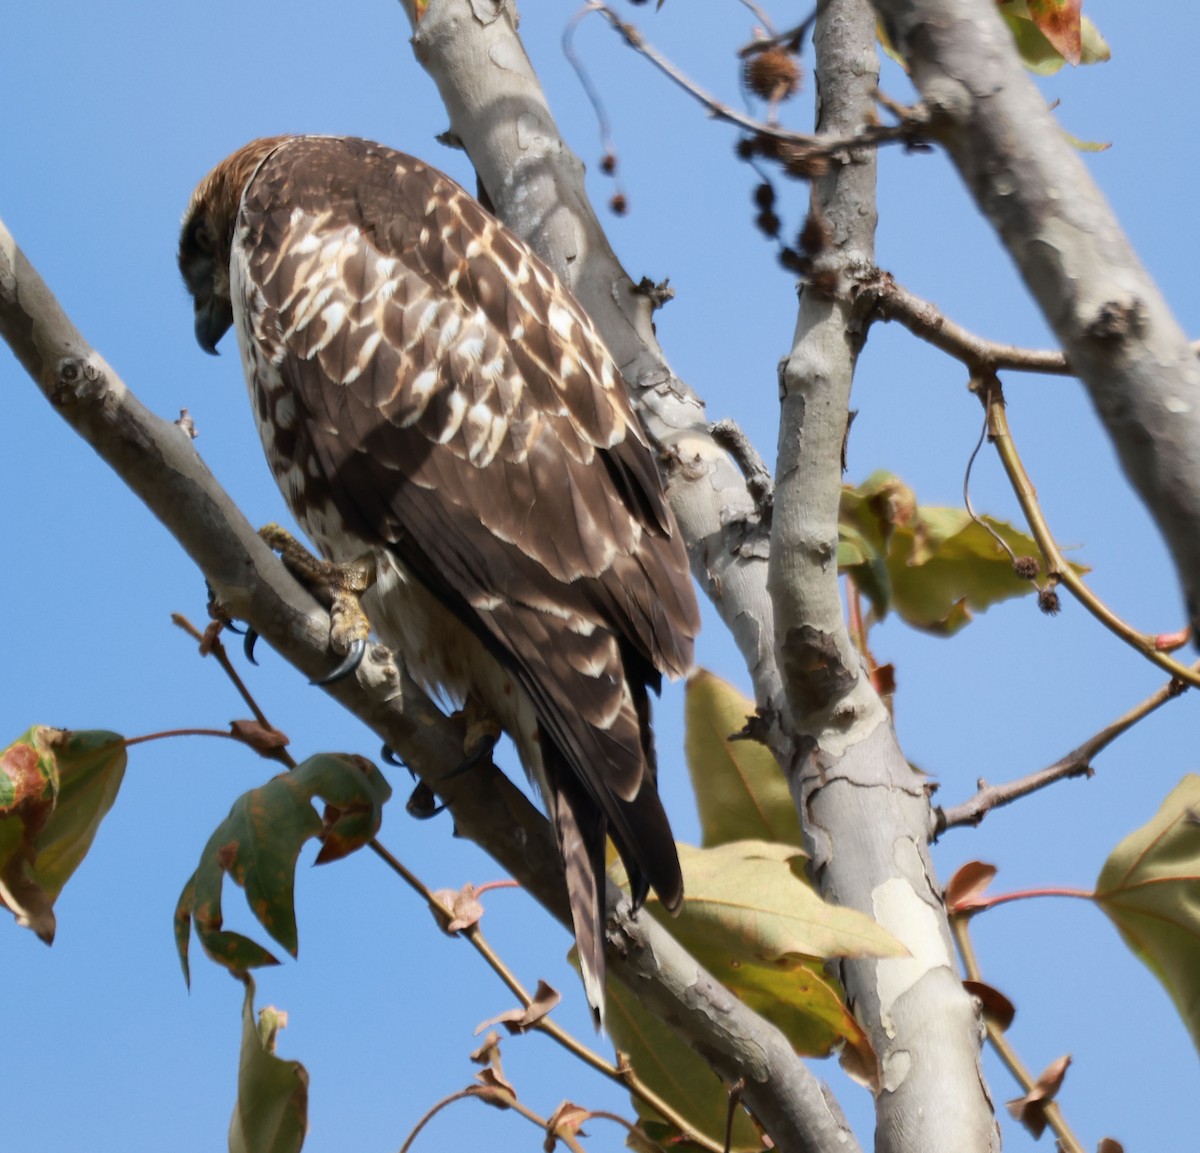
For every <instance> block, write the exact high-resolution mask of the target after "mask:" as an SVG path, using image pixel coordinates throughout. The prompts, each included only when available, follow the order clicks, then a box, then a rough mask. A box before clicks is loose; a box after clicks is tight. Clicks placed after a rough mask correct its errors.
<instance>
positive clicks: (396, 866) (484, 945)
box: [369, 840, 721, 1153]
mask: <svg viewBox="0 0 1200 1153" xmlns="http://www.w3.org/2000/svg"><path fill="white" fill-rule="evenodd" d="M369 845H370V848H371V850H372V851H373V852H374V853H375V855H376V856H378V857H379V858H380V859H381V860H382V861H384V862H385V863H386V864H387V866H388V867H389V868H390V869H392V870H393V871H394V872H395V873H396V874H397V875H398V876H400V877H401V878H403V880H404V881H405V882H406V883H407V884H408V885H409V886H410V887H411V888H412V889H413V890H414V891H415V892H417V893H418V894H419V895H420V897H421V898H422V899H423V900H424V901H425V902H426V904H428V905H429V907H430V909H432V910H433V911H434V913H436V914H437V916H438V917H440V918H441V919H442V920H443V921H444V922H446V923H448V922H449V921H450V920H452V919H453V917H454V912H453V910H452V909H450V908H448V907H447V906H446V905H444V904H443V903H442V902H441V901H440V900H439V899H438V897H437V896H436V894H435V893H434V892H433V891H432V890H431V889H430V888H429V887H428V886H427V885H425V883H424V882H423V881H422V880H421V879H420V878H419V877H417V876H416V875H415V874H414V873H412V872H411V871H410V870H409V869H408V868H406V867H405V866H404V864H403V863H402V862H401V861H400V860H398V859H397V858H396V857H395V856H393V854H392V853H391V852H389V851H388V849H386V848H385V847H384V846H383V845H381V844H380V843H379V842H378V841H377V840H372V841H371V842H370V843H369ZM459 935H460V936H463V937H465V938H466V939H467V940H468V941H469V942H470V944H471V946H472V947H473V948H474V949H475V951H476V952H477V953H478V954H479V955H480V956H481V957H482V958H483V959H484V960H485V961H486V962H487V964H488V965H489V966H490V968H491V969H492V971H493V972H494V973H495V974H496V975H497V976H498V977H499V978H500V980H501V981H503V982H504V983H505V985H507V986H508V988H509V990H510V991H511V992H512V993H513V995H514V996H515V997H516V998H517V1000H518V1001H520V1002H521V1004H522V1006H524V1007H525V1008H529V1006H530V1005H532V1004H533V996H532V994H530V993H529V991H528V990H527V989H526V988H525V986H524V985H522V984H521V982H520V980H519V979H518V977H517V976H516V974H515V973H513V971H512V970H511V969H510V968H509V967H508V965H506V964H505V962H504V960H503V959H502V958H501V957H500V955H499V954H498V953H497V952H496V951H495V950H494V949H493V948H492V946H491V945H490V944H489V943H488V940H487V938H486V937H485V936H484V935H483V932H482V930H481V929H480V928H479V926H478V925H470V926H468V927H467V928H465V929H462V930H460V931H459ZM532 1028H534V1029H536V1030H538V1031H539V1032H541V1033H545V1034H546V1036H547V1037H549V1038H550V1039H551V1040H553V1041H556V1042H558V1044H559V1045H561V1046H562V1047H563V1048H564V1049H566V1050H567V1052H568V1053H570V1054H572V1055H573V1056H575V1057H577V1058H578V1059H579V1060H580V1061H582V1062H583V1063H584V1064H585V1065H588V1066H590V1067H591V1068H592V1069H595V1070H596V1071H597V1072H598V1073H601V1074H603V1075H604V1076H605V1077H608V1078H609V1079H610V1080H612V1081H616V1082H617V1083H618V1084H619V1085H622V1086H624V1087H625V1088H626V1089H628V1090H629V1092H630V1093H632V1094H633V1095H634V1096H636V1097H637V1098H638V1099H639V1100H641V1101H642V1102H643V1103H644V1104H646V1105H648V1106H649V1107H650V1108H651V1109H653V1110H654V1111H655V1112H656V1113H658V1114H660V1115H661V1116H662V1118H663V1120H665V1121H667V1122H668V1123H669V1124H671V1125H674V1126H675V1127H676V1128H678V1129H679V1130H680V1131H681V1132H683V1133H686V1134H688V1135H689V1137H690V1140H691V1141H692V1142H693V1143H694V1144H696V1145H699V1146H700V1147H701V1148H703V1149H707V1150H710V1153H721V1147H720V1146H719V1145H717V1144H716V1143H715V1142H711V1141H709V1140H707V1139H706V1138H704V1137H703V1136H702V1135H700V1134H697V1133H695V1132H694V1130H693V1128H692V1126H691V1125H690V1124H689V1123H688V1121H687V1119H686V1118H684V1117H682V1116H681V1115H680V1114H679V1113H677V1112H676V1111H675V1110H674V1109H673V1108H672V1107H671V1105H670V1104H668V1103H667V1102H666V1101H664V1100H663V1099H662V1098H661V1097H660V1096H659V1095H658V1094H657V1093H655V1092H654V1090H653V1089H650V1088H649V1087H648V1086H646V1085H645V1084H644V1083H643V1082H642V1080H641V1079H640V1078H639V1077H638V1076H637V1073H636V1072H635V1071H634V1070H633V1069H632V1068H631V1067H629V1066H628V1065H626V1066H618V1065H614V1064H613V1063H612V1062H611V1061H608V1060H606V1059H605V1058H604V1057H602V1056H601V1055H600V1054H599V1053H597V1052H596V1051H595V1050H594V1049H590V1048H588V1046H586V1045H585V1044H583V1042H582V1041H580V1040H579V1039H578V1038H577V1037H575V1036H574V1035H573V1034H572V1033H570V1032H568V1031H567V1030H566V1029H564V1028H563V1027H562V1026H561V1025H559V1024H558V1022H557V1021H555V1020H553V1019H552V1018H551V1017H549V1016H544V1017H541V1018H539V1019H538V1020H537V1021H535V1022H534V1023H533V1026H532Z"/></svg>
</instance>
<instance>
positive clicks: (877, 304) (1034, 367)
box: [856, 269, 1071, 376]
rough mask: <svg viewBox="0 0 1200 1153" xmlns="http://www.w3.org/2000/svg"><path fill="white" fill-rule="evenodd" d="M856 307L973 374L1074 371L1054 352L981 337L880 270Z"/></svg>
mask: <svg viewBox="0 0 1200 1153" xmlns="http://www.w3.org/2000/svg"><path fill="white" fill-rule="evenodd" d="M856 303H857V304H858V306H859V307H861V308H862V309H863V310H864V311H866V312H867V313H868V314H869V315H871V316H872V317H876V318H878V319H879V320H889V321H890V320H895V321H898V322H899V323H900V324H902V325H903V326H904V327H905V328H907V329H908V330H909V332H911V333H912V334H913V335H914V336H919V337H920V338H921V339H922V340H925V341H927V342H928V343H929V344H932V345H933V346H934V348H940V349H941V350H942V351H943V352H945V353H949V355H950V356H952V357H954V359H955V360H959V361H961V362H962V363H963V364H965V365H966V366H967V367H968V368H969V369H970V370H971V371H972V373H977V374H980V375H986V374H988V373H995V372H998V371H1000V370H1001V369H1015V370H1017V371H1020V372H1040V373H1050V374H1054V375H1058V376H1064V375H1069V374H1070V371H1071V370H1070V368H1069V367H1068V365H1067V358H1066V357H1065V356H1063V354H1062V353H1061V352H1057V351H1055V350H1053V349H1040V348H1020V347H1018V346H1017V345H1015V344H1000V343H998V342H996V341H992V340H985V339H984V338H983V337H981V336H976V335H975V334H974V333H973V332H969V331H968V330H967V329H965V328H963V326H962V325H961V324H956V323H955V322H954V321H953V320H951V319H950V318H949V317H947V316H946V315H945V314H944V313H943V312H942V311H941V310H940V309H939V308H938V307H937V305H935V304H932V303H931V302H930V301H928V300H922V299H921V298H920V297H919V296H915V295H913V293H911V292H909V291H908V289H906V288H902V287H901V286H900V285H898V284H897V283H896V281H895V280H894V279H893V278H892V275H891V273H888V272H884V271H883V270H882V269H876V270H875V272H874V274H873V275H872V276H870V277H868V278H867V279H866V280H864V281H862V282H861V283H860V285H859V286H858V288H857V289H856Z"/></svg>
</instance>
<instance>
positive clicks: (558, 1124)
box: [542, 1101, 592, 1153]
mask: <svg viewBox="0 0 1200 1153" xmlns="http://www.w3.org/2000/svg"><path fill="white" fill-rule="evenodd" d="M591 1116H592V1113H591V1110H589V1109H585V1108H584V1107H583V1106H582V1105H576V1104H575V1103H574V1102H572V1101H564V1102H563V1103H562V1104H561V1105H560V1106H559V1107H558V1108H557V1109H555V1110H554V1112H553V1113H552V1114H551V1115H550V1119H549V1120H548V1121H547V1122H546V1141H545V1143H544V1144H543V1145H542V1148H543V1149H545V1150H546V1153H554V1147H555V1145H557V1144H558V1139H559V1137H586V1136H587V1134H586V1133H585V1132H584V1131H583V1123H584V1122H585V1121H587V1120H588V1119H589V1118H590V1117H591Z"/></svg>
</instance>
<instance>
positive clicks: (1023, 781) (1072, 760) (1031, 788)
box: [934, 663, 1200, 834]
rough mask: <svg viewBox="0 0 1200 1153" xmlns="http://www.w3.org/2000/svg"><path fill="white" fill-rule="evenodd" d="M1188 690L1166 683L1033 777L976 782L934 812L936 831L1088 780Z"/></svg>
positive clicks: (1197, 667)
mask: <svg viewBox="0 0 1200 1153" xmlns="http://www.w3.org/2000/svg"><path fill="white" fill-rule="evenodd" d="M1192 669H1193V671H1195V672H1200V663H1197V664H1195V665H1193V666H1192ZM1186 688H1187V686H1186V685H1184V684H1183V683H1182V682H1180V681H1178V680H1175V679H1172V680H1169V681H1168V682H1167V683H1166V684H1165V685H1163V687H1162V688H1161V689H1159V690H1158V691H1157V692H1155V693H1151V694H1150V696H1148V697H1147V698H1146V699H1145V700H1144V701H1142V702H1141V703H1140V704H1137V705H1134V707H1133V708H1132V709H1130V710H1129V711H1128V712H1127V713H1125V714H1124V715H1123V716H1121V717H1118V718H1117V719H1116V720H1115V721H1113V722H1112V724H1109V725H1105V727H1104V728H1102V729H1101V730H1100V731H1099V732H1098V733H1095V734H1094V735H1093V736H1091V737H1089V738H1088V739H1087V740H1086V741H1084V742H1083V743H1082V744H1080V745H1077V746H1076V747H1075V748H1073V749H1072V750H1071V751H1070V752H1069V753H1067V754H1065V755H1064V756H1061V757H1059V759H1058V760H1057V761H1055V762H1054V764H1052V765H1047V766H1046V768H1044V769H1040V770H1039V771H1038V772H1036V773H1030V774H1029V775H1028V776H1024V777H1020V778H1018V779H1017V780H1015V781H1009V782H1008V783H1007V784H1003V785H989V784H987V782H985V781H982V780H981V781H980V782H979V792H977V793H976V794H975V796H973V797H972V798H971V799H970V800H969V801H964V802H963V803H962V804H961V805H955V806H954V807H953V808H949V809H941V808H939V809H937V810H936V811H935V814H934V816H935V820H936V830H937V833H939V834H940V833H942V832H943V831H944V830H946V829H954V828H958V827H960V826H962V825H978V824H979V823H980V822H981V821H982V820H983V818H984V817H986V816H987V815H988V813H990V812H991V811H992V810H993V809H998V808H1001V807H1002V806H1004V805H1011V804H1012V802H1013V801H1016V800H1019V799H1020V798H1021V797H1025V796H1028V795H1029V794H1030V793H1035V792H1037V791H1038V790H1039V789H1044V788H1045V787H1046V786H1047V785H1052V784H1054V783H1055V782H1056V781H1061V780H1065V779H1067V778H1068V777H1090V776H1091V775H1092V773H1093V771H1094V770H1093V769H1092V761H1093V760H1095V758H1096V757H1097V756H1099V754H1100V753H1101V752H1102V751H1103V750H1104V749H1106V748H1108V746H1109V745H1111V744H1112V742H1113V741H1115V740H1116V739H1117V738H1118V737H1119V736H1121V735H1122V734H1124V733H1126V732H1128V731H1129V730H1130V729H1131V728H1133V726H1134V725H1136V724H1137V723H1138V721H1140V720H1142V719H1143V718H1145V717H1148V716H1149V715H1150V714H1151V713H1152V712H1154V711H1155V709H1158V708H1160V707H1161V706H1162V705H1164V704H1166V703H1167V701H1169V700H1173V699H1174V698H1175V697H1177V696H1179V695H1180V694H1181V693H1183V692H1184V691H1185V689H1186Z"/></svg>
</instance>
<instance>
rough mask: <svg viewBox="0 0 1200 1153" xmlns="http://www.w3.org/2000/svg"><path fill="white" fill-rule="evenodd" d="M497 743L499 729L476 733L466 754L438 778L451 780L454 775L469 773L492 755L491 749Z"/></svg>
mask: <svg viewBox="0 0 1200 1153" xmlns="http://www.w3.org/2000/svg"><path fill="white" fill-rule="evenodd" d="M499 743H500V730H499V729H496V731H495V733H490V732H488V733H482V734H480V735H478V736H477V737H476V738H475V740H474V742H473V743H472V745H471V747H470V748H469V749H468V750H466V754H467V755H466V756H465V757H463V759H462V760H461V761H460V762H459V763H458V764H457V765H455V766H454V768H452V769H450V770H448V771H447V772H445V773H443V774H442V775H441V777H440V778H439V780H443V781H452V780H453V779H454V778H455V777H461V776H462V775H463V774H464V773H469V772H470V771H471V770H472V769H476V768H478V767H479V766H480V765H482V764H483V763H484V761H486V760H487V759H488V757H490V756H491V755H492V750H493V749H494V748H495V747H496V746H497V745H498V744H499Z"/></svg>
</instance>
